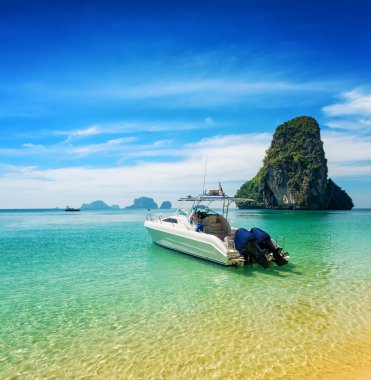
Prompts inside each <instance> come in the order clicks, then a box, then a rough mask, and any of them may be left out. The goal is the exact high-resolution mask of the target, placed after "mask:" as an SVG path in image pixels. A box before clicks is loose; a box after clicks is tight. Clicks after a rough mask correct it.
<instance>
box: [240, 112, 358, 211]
mask: <svg viewBox="0 0 371 380" xmlns="http://www.w3.org/2000/svg"><path fill="white" fill-rule="evenodd" d="M236 195H237V196H244V197H251V198H253V199H255V200H256V204H255V206H258V207H263V208H288V209H293V208H295V209H309V210H316V209H351V208H352V207H353V202H352V200H351V198H350V197H349V196H348V195H347V193H346V192H345V191H344V190H342V189H340V187H339V186H337V185H335V183H334V182H333V181H332V180H331V179H329V180H328V179H327V160H326V158H325V152H324V150H323V143H322V141H321V136H320V128H319V126H318V123H317V121H316V120H315V119H313V118H311V117H307V116H302V117H297V118H295V119H292V120H290V121H288V122H286V123H284V124H282V125H280V126H279V127H277V129H276V131H275V133H274V135H273V140H272V143H271V146H270V148H269V149H268V150H267V154H266V157H265V158H264V161H263V168H262V169H260V171H259V173H258V174H257V175H256V176H255V177H254V178H253V179H252V180H251V181H247V182H246V183H245V184H244V185H242V187H241V188H240V189H239V190H238V191H237V194H236ZM246 206H247V205H240V207H241V208H243V207H246Z"/></svg>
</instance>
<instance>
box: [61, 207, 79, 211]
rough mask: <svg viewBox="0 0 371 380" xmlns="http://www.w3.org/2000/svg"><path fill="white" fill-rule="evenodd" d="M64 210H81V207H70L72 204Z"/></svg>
mask: <svg viewBox="0 0 371 380" xmlns="http://www.w3.org/2000/svg"><path fill="white" fill-rule="evenodd" d="M64 211H80V209H79V208H73V207H70V206H66V208H65V209H64Z"/></svg>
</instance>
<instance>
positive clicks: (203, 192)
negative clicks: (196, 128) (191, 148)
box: [202, 153, 207, 194]
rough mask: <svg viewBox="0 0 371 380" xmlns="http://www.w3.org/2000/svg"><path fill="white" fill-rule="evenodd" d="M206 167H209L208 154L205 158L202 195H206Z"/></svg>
mask: <svg viewBox="0 0 371 380" xmlns="http://www.w3.org/2000/svg"><path fill="white" fill-rule="evenodd" d="M206 166H207V153H206V157H205V170H204V184H203V186H202V194H205V180H206Z"/></svg>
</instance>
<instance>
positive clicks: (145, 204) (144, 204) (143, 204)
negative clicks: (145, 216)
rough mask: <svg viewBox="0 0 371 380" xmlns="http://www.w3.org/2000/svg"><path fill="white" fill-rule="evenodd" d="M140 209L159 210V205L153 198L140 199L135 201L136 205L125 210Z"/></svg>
mask: <svg viewBox="0 0 371 380" xmlns="http://www.w3.org/2000/svg"><path fill="white" fill-rule="evenodd" d="M140 208H147V209H148V208H149V209H158V205H157V203H156V202H155V201H154V200H153V199H152V198H147V197H140V198H138V199H134V204H132V205H131V206H128V207H125V209H140Z"/></svg>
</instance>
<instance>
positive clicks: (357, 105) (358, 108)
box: [323, 89, 371, 117]
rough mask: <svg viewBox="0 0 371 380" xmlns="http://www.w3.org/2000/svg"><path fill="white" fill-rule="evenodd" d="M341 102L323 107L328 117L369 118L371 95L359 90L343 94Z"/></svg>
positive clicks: (370, 114)
mask: <svg viewBox="0 0 371 380" xmlns="http://www.w3.org/2000/svg"><path fill="white" fill-rule="evenodd" d="M341 97H342V98H343V102H341V103H336V104H332V105H330V106H326V107H323V111H324V112H325V114H326V115H328V116H344V115H354V116H366V117H368V116H371V94H366V93H364V92H363V91H362V90H360V89H355V90H352V91H349V92H345V93H343V94H342V95H341Z"/></svg>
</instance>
